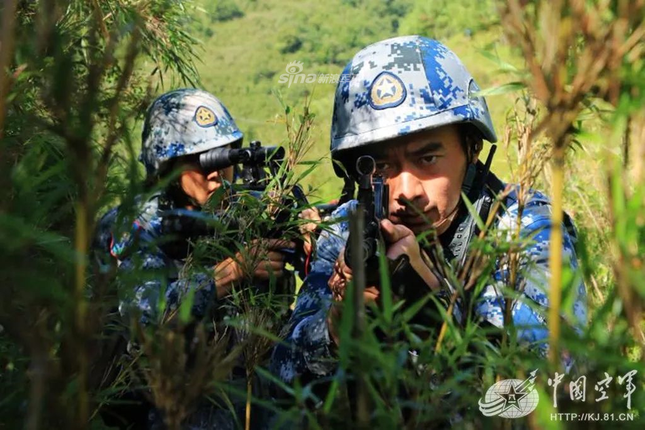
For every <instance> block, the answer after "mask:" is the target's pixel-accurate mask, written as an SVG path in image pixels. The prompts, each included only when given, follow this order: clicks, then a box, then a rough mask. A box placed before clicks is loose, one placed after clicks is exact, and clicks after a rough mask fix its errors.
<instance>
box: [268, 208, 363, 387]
mask: <svg viewBox="0 0 645 430" xmlns="http://www.w3.org/2000/svg"><path fill="white" fill-rule="evenodd" d="M349 210H350V206H349V205H347V206H342V207H341V208H339V209H338V210H337V211H336V212H335V213H334V215H333V217H334V218H335V219H337V218H344V217H345V216H346V215H347V213H348V212H349ZM348 228H349V227H348V224H347V222H346V221H344V222H339V223H337V224H334V225H333V226H331V228H330V229H329V230H325V231H323V233H321V235H320V237H319V239H318V244H317V255H316V259H315V260H314V262H313V265H312V270H311V272H310V273H309V275H308V276H307V278H305V282H304V284H303V286H302V288H301V289H300V292H299V294H298V299H297V301H296V308H295V310H294V313H293V315H292V317H291V320H290V321H289V331H288V334H287V336H286V338H285V339H284V341H283V342H281V343H280V344H278V345H277V346H276V348H275V349H274V351H273V356H272V358H271V369H272V371H273V373H274V374H276V375H278V376H279V377H280V379H282V380H283V381H285V382H288V383H290V382H292V381H293V380H294V379H295V378H296V377H297V376H300V377H303V376H305V377H306V376H312V377H321V376H326V375H329V374H331V373H332V372H333V371H334V369H335V368H336V365H337V361H336V359H335V358H334V356H333V355H332V353H331V350H330V347H331V343H332V340H331V338H330V336H329V328H328V326H327V313H328V311H329V307H330V306H331V302H332V298H331V290H330V289H329V286H328V285H327V281H328V280H329V278H330V277H331V275H332V273H333V267H334V263H335V262H336V259H337V258H338V255H339V254H340V252H341V250H342V249H343V248H344V246H345V243H346V241H347V237H348V235H349V231H348Z"/></svg>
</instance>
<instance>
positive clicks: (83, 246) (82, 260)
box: [74, 185, 89, 429]
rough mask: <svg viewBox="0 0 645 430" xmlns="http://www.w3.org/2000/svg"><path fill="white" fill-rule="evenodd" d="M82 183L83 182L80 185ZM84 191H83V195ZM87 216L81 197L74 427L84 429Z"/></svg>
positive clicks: (86, 415)
mask: <svg viewBox="0 0 645 430" xmlns="http://www.w3.org/2000/svg"><path fill="white" fill-rule="evenodd" d="M81 186H82V185H81ZM83 194H85V193H82V194H81V195H83ZM88 243H89V242H88V218H87V202H86V199H85V198H81V200H80V201H79V202H78V204H77V206H76V234H75V238H74V249H75V250H76V262H75V266H76V267H75V269H76V270H75V275H76V276H75V287H74V310H75V318H74V329H75V330H74V331H75V333H76V339H75V342H76V343H77V345H79V347H80V348H81V350H80V351H77V352H78V355H77V359H78V369H77V370H78V374H77V382H78V387H77V390H78V391H77V393H78V398H77V411H76V420H75V424H76V428H78V429H84V428H86V427H87V424H88V420H89V402H88V398H87V372H88V360H87V354H86V351H85V341H86V333H87V330H86V324H85V321H86V319H87V300H86V299H85V274H86V271H87V259H86V256H87V254H88V252H89V250H88Z"/></svg>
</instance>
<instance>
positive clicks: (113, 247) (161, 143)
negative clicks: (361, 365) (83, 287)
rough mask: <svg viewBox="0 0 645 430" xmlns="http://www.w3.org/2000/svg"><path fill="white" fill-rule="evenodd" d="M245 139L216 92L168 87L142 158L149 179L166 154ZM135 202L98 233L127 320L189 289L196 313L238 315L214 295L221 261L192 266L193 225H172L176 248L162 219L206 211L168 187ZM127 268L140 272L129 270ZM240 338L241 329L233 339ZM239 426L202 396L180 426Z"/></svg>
mask: <svg viewBox="0 0 645 430" xmlns="http://www.w3.org/2000/svg"><path fill="white" fill-rule="evenodd" d="M241 139H242V133H241V132H240V131H239V130H238V129H237V126H236V125H235V122H234V121H233V118H232V117H231V116H230V114H229V113H228V111H227V110H226V108H225V107H224V105H223V104H222V103H221V102H220V101H219V100H217V99H216V98H215V97H213V96H212V95H211V94H209V93H206V92H205V91H201V90H195V89H184V90H176V91H171V92H169V93H166V94H164V95H162V96H160V97H159V98H158V99H157V100H156V101H155V102H154V103H153V104H152V105H151V107H150V108H149V110H148V113H147V116H146V121H145V123H144V129H143V135H142V140H143V144H142V154H141V157H140V161H142V163H143V164H144V165H145V168H146V172H147V175H148V178H153V177H159V176H160V171H161V170H162V169H163V168H164V165H165V163H166V162H167V161H168V160H171V159H173V158H175V157H180V156H185V155H190V154H198V153H201V152H204V151H207V150H210V149H212V148H216V147H220V146H225V145H232V146H239V145H240V144H241ZM153 182H154V181H153ZM134 206H135V211H136V213H135V216H134V220H133V221H132V222H129V221H127V216H126V215H125V214H123V213H122V214H119V210H120V209H121V208H114V209H112V210H110V211H109V212H108V213H107V214H106V215H105V216H103V218H102V219H101V220H100V222H99V224H98V228H97V233H96V235H95V239H94V240H95V242H94V249H95V250H96V251H97V256H98V257H99V264H101V265H103V266H104V268H106V267H107V266H108V265H110V264H114V263H116V264H117V266H118V274H119V292H118V293H119V309H118V310H119V314H120V316H121V317H122V319H123V321H124V323H125V324H129V323H130V321H131V318H132V317H133V316H137V317H138V318H139V322H140V324H142V325H144V326H150V325H156V324H159V323H160V322H161V321H163V320H164V319H165V318H167V317H168V315H170V313H171V312H174V311H175V310H177V309H178V307H179V306H180V304H181V303H182V300H183V299H184V298H185V297H186V296H187V295H188V294H189V292H191V291H194V296H193V305H192V309H191V313H192V316H193V318H194V319H195V320H197V321H200V320H206V321H210V320H215V321H221V320H222V319H223V318H225V317H236V316H238V314H237V312H236V311H235V308H234V306H228V303H225V302H226V301H224V300H218V298H217V293H216V287H215V281H214V265H215V263H216V261H213V262H212V264H207V265H205V266H203V267H202V266H200V265H198V264H192V265H191V266H192V267H190V268H189V270H187V257H188V252H187V250H188V248H187V247H188V243H187V242H188V236H189V235H188V232H186V236H184V235H182V231H181V229H180V228H176V229H174V230H173V231H172V233H173V235H177V236H178V237H179V239H178V243H179V245H180V248H182V247H181V245H182V244H183V245H184V246H183V250H184V251H186V252H183V253H182V252H170V251H169V250H170V249H172V248H169V244H168V243H167V241H166V239H167V237H166V235H167V233H168V232H167V231H166V230H165V228H166V227H165V224H164V220H165V219H166V220H167V219H168V217H169V216H174V215H176V214H178V213H179V214H182V215H185V216H190V217H196V218H200V217H204V216H206V215H203V214H202V212H200V211H189V210H187V209H183V208H181V207H176V204H175V202H174V201H173V200H172V199H171V198H170V197H169V194H168V192H167V191H166V190H164V191H160V192H157V193H155V194H153V195H152V196H150V197H149V198H148V199H147V200H143V199H141V198H138V199H137V201H136V202H135V205H134ZM120 218H124V219H120ZM193 239H194V238H193ZM175 244H177V242H175ZM181 250H182V249H180V251H181ZM130 273H133V274H134V275H135V276H128V275H129V274H130ZM162 304H163V306H160V305H162ZM225 304H227V306H224V305H225ZM237 340H239V339H237V332H236V333H234V334H233V338H232V339H231V344H234V343H235V342H236V341H237ZM130 346H134V345H130ZM231 383H234V384H235V385H239V388H240V390H241V391H243V390H245V389H246V381H245V373H244V372H239V371H238V369H236V370H234V376H233V380H232V381H231ZM244 406H245V404H244V401H243V400H240V401H235V399H234V401H233V407H234V409H235V415H237V420H238V421H239V420H242V421H239V422H241V423H243V417H244ZM257 415H260V414H257ZM256 418H257V417H256ZM260 421H261V420H259V419H258V420H256V423H255V424H261V422H260ZM237 427H238V425H237V424H236V417H235V416H234V415H233V414H232V413H231V412H230V411H229V410H228V409H224V408H220V407H215V406H213V405H212V404H211V403H210V402H208V401H206V400H204V401H203V402H202V403H201V404H200V405H199V406H198V407H197V409H196V411H195V412H194V413H193V414H192V415H191V416H190V417H189V418H188V419H187V421H186V423H185V424H184V425H183V427H182V428H185V429H190V430H193V429H195V430H196V429H212V428H218V429H234V428H237ZM148 428H150V429H162V428H163V421H162V419H161V416H160V414H159V412H158V411H156V410H154V409H150V412H149V418H148ZM255 428H258V426H257V425H256V426H255Z"/></svg>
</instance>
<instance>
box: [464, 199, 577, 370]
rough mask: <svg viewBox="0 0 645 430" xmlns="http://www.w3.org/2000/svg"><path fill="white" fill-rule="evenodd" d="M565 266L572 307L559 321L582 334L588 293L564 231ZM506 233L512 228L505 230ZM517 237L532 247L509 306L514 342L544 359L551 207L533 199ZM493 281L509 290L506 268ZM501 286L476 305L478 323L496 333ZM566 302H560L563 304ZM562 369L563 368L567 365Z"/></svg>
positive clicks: (512, 212) (513, 215) (508, 216)
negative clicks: (486, 324)
mask: <svg viewBox="0 0 645 430" xmlns="http://www.w3.org/2000/svg"><path fill="white" fill-rule="evenodd" d="M516 220H517V206H516V204H513V205H511V206H510V207H509V209H508V211H507V212H506V213H505V214H504V215H503V216H502V220H501V223H500V224H502V225H501V227H502V228H503V227H504V226H506V227H510V226H513V225H515V224H514V223H515V222H516ZM562 228H563V249H562V255H563V263H564V265H565V268H566V267H568V268H569V269H570V270H571V271H572V273H573V274H574V275H575V276H576V278H574V282H573V283H572V286H573V287H572V290H571V291H569V292H568V293H569V294H571V295H572V296H573V307H572V308H570V309H567V308H563V309H562V317H563V319H564V320H565V321H567V322H568V323H569V324H570V325H571V326H572V327H574V328H576V329H580V328H581V327H582V326H583V325H584V324H586V318H587V305H586V290H585V286H584V283H583V282H582V279H581V278H580V273H579V272H578V270H577V268H578V263H577V259H576V255H575V250H574V239H575V238H574V237H572V236H571V235H570V234H569V232H567V230H566V229H565V227H564V226H563V227H562ZM509 230H510V228H509ZM521 236H522V237H524V238H531V242H530V243H531V244H530V245H529V246H528V247H527V248H526V249H525V250H524V251H523V252H522V255H521V258H520V266H519V270H518V272H519V273H518V274H519V276H518V278H517V282H516V285H515V286H514V288H515V290H516V291H518V292H520V294H519V297H518V298H517V299H516V300H514V302H513V305H512V318H513V325H514V326H515V328H516V330H517V335H518V340H519V341H521V342H524V343H526V344H529V345H530V346H531V347H534V348H537V349H538V350H539V351H540V352H541V353H542V354H546V352H547V351H548V344H547V340H548V335H549V333H548V328H547V322H546V315H547V312H548V307H549V299H548V294H549V293H548V291H549V280H550V268H549V246H550V237H551V207H550V205H549V203H548V200H547V199H546V198H545V197H544V196H541V195H539V194H538V195H536V196H535V197H534V198H533V199H531V200H530V201H529V202H528V203H527V205H526V207H525V208H524V211H523V215H522V219H521ZM495 280H496V282H497V283H499V285H504V284H505V285H508V282H509V273H508V267H498V269H497V271H496V273H495ZM499 285H489V286H487V287H486V288H485V289H484V291H483V292H482V294H481V296H480V298H479V301H478V303H477V305H476V308H475V309H476V312H477V313H478V314H479V316H480V317H481V318H483V319H484V320H487V321H488V322H490V323H491V324H493V325H495V326H497V327H500V328H501V327H503V326H504V310H505V304H504V299H503V297H502V292H501V289H500V288H499ZM566 302H567V300H563V303H566ZM565 364H566V363H565Z"/></svg>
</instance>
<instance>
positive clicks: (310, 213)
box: [298, 207, 322, 255]
mask: <svg viewBox="0 0 645 430" xmlns="http://www.w3.org/2000/svg"><path fill="white" fill-rule="evenodd" d="M298 217H299V218H301V219H304V220H307V221H309V222H307V223H303V224H301V225H300V233H301V234H302V241H303V248H304V249H303V250H304V252H305V254H307V255H309V254H311V251H313V247H314V240H315V238H316V237H315V232H316V228H318V224H320V221H322V219H321V218H320V212H319V211H318V209H316V208H315V207H312V208H308V209H305V210H303V211H302V212H300V214H299V215H298Z"/></svg>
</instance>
